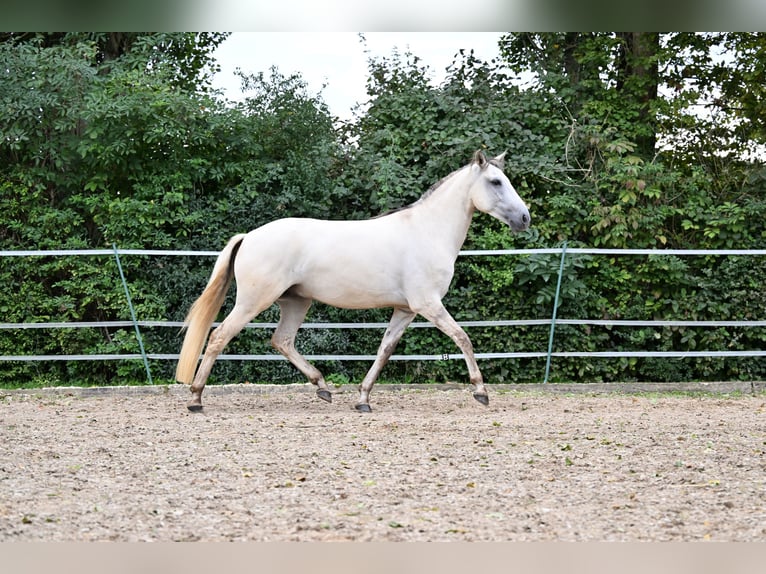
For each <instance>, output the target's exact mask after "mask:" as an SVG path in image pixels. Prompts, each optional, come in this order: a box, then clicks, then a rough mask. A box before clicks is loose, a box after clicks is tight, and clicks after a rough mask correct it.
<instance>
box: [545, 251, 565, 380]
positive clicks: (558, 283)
mask: <svg viewBox="0 0 766 574" xmlns="http://www.w3.org/2000/svg"><path fill="white" fill-rule="evenodd" d="M566 256H567V242H566V241H564V244H563V245H562V246H561V263H559V277H558V281H556V295H555V296H554V298H553V315H552V316H551V331H550V334H549V335H548V357H547V359H546V360H545V378H544V379H543V384H547V383H548V375H550V372H551V353H553V334H554V333H555V332H556V310H557V309H558V308H559V293H560V292H561V276H562V275H563V274H564V260H565V259H566Z"/></svg>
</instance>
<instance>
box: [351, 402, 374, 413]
mask: <svg viewBox="0 0 766 574" xmlns="http://www.w3.org/2000/svg"><path fill="white" fill-rule="evenodd" d="M354 408H355V409H356V410H358V411H359V412H360V413H371V412H372V409H371V408H370V405H368V404H367V403H360V404H358V405H356V406H355V407H354Z"/></svg>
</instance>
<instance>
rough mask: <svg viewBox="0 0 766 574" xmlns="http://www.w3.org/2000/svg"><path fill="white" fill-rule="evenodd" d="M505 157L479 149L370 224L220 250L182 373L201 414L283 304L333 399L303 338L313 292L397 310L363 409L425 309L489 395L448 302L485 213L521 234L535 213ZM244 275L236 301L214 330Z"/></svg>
mask: <svg viewBox="0 0 766 574" xmlns="http://www.w3.org/2000/svg"><path fill="white" fill-rule="evenodd" d="M504 156H505V154H502V155H500V156H498V157H496V158H494V159H490V160H488V159H487V158H486V157H485V156H484V154H483V153H482V152H481V151H477V152H476V153H475V154H474V157H473V159H472V161H471V163H469V164H468V165H467V166H465V167H463V168H462V169H459V170H457V171H455V172H453V173H452V174H450V175H449V176H447V177H446V178H444V179H443V180H441V181H440V182H438V183H437V184H435V185H434V186H433V187H432V188H431V189H430V190H429V191H428V192H427V193H425V194H424V195H423V196H422V197H421V198H420V199H419V200H418V201H416V202H415V203H413V204H411V205H409V206H407V207H405V208H403V209H400V210H397V211H394V212H391V213H388V214H385V215H382V216H379V217H376V218H373V219H367V220H363V221H323V220H317V219H301V218H287V219H279V220H277V221H273V222H271V223H268V224H266V225H263V226H262V227H259V228H257V229H255V230H253V231H251V232H250V233H247V234H240V235H236V236H234V237H232V238H231V240H230V241H229V243H228V244H227V245H226V247H225V248H224V250H223V251H222V252H221V254H220V255H219V256H218V259H217V261H216V263H215V267H214V268H213V273H212V275H211V277H210V280H209V281H208V284H207V287H205V290H204V291H203V292H202V295H200V297H199V299H197V301H196V302H195V303H194V304H193V305H192V307H191V310H190V311H189V314H188V316H187V317H186V321H185V327H188V330H187V332H186V337H185V339H184V343H183V347H182V348H181V354H180V358H179V360H178V366H177V369H176V379H177V380H178V381H180V382H182V383H186V384H189V383H191V392H192V400H191V401H190V402H189V404H188V408H189V410H191V411H199V410H201V409H202V391H203V390H204V388H205V382H206V381H207V378H208V376H209V375H210V371H211V369H212V367H213V363H214V362H215V360H216V358H217V357H218V355H219V354H220V353H221V351H222V350H223V348H224V346H225V345H226V344H227V343H228V342H229V341H231V339H232V338H233V337H234V336H235V335H236V334H237V333H239V332H240V331H241V330H242V329H243V328H244V327H245V325H247V323H249V322H250V321H251V320H252V319H253V318H254V317H255V316H256V315H258V314H259V313H261V312H262V311H264V310H265V309H267V308H268V307H269V306H271V305H272V304H273V303H274V302H275V301H276V303H277V304H278V305H279V308H280V313H281V314H280V320H279V324H278V325H277V328H276V330H275V332H274V335H273V337H272V338H271V343H272V345H273V346H274V348H275V349H277V350H278V351H279V352H280V353H282V354H283V355H284V356H285V357H287V359H288V360H289V361H290V362H291V363H292V364H293V365H295V366H296V367H297V368H298V369H299V370H300V371H301V372H302V373H303V374H304V375H306V376H307V377H308V379H309V381H311V382H312V383H313V384H314V385H316V386H317V387H318V388H317V395H318V396H319V397H320V398H321V399H323V400H325V401H328V402H331V401H332V394H331V393H330V390H329V388H328V387H327V383H326V382H325V380H324V377H323V376H322V373H320V372H319V371H318V370H317V369H316V368H315V367H314V366H313V365H311V364H310V363H309V362H308V361H306V359H305V358H304V357H302V356H301V355H300V354H299V353H298V351H296V349H295V335H296V333H297V332H298V329H299V328H300V326H301V323H303V319H304V318H305V316H306V313H307V312H308V309H309V307H310V306H311V303H312V301H313V300H317V301H321V302H323V303H327V304H329V305H334V306H336V307H343V308H347V309H370V308H378V307H393V309H394V312H393V316H392V317H391V322H390V323H389V325H388V328H387V329H386V332H385V334H384V335H383V341H382V342H381V344H380V348H379V349H378V353H377V357H376V359H375V361H374V363H373V364H372V367H371V368H370V370H369V371H368V372H367V375H366V376H365V377H364V380H363V381H362V384H361V386H360V394H359V402H358V403H357V404H356V409H357V410H359V411H361V412H370V410H371V409H370V404H369V397H370V391H371V390H372V386H373V384H374V383H375V380H376V379H377V378H378V375H379V374H380V371H381V369H383V366H384V365H385V364H386V362H387V361H388V358H389V357H390V356H391V353H392V352H393V351H394V348H395V347H396V344H397V343H398V342H399V339H400V338H401V336H402V334H403V332H404V330H405V329H406V328H407V326H408V325H409V324H410V322H411V321H412V320H413V319H414V318H415V315H418V314H419V315H422V316H423V317H425V318H426V319H428V320H429V321H431V322H432V323H433V324H434V325H436V327H438V328H439V329H440V330H441V331H443V332H444V333H446V334H447V335H449V337H451V338H452V340H453V341H454V342H455V344H457V346H458V347H460V350H461V351H462V352H463V355H464V356H465V362H466V364H467V365H468V373H469V377H470V381H471V383H472V384H473V385H474V393H473V396H474V398H475V399H476V400H477V401H479V402H480V403H482V404H484V405H488V404H489V398H488V397H487V390H486V388H485V386H484V381H483V379H482V375H481V372H480V371H479V367H478V365H477V364H476V359H475V357H474V353H473V346H472V345H471V341H470V340H469V339H468V335H466V333H465V332H464V331H463V329H462V328H460V326H459V325H458V324H457V323H456V322H455V320H454V319H453V318H452V316H451V315H450V314H449V313H448V312H447V310H446V309H445V308H444V305H442V297H444V295H445V294H446V293H447V289H448V288H449V285H450V282H451V280H452V275H453V273H454V268H455V260H456V259H457V256H458V252H459V250H460V247H461V246H462V245H463V242H464V241H465V237H466V234H467V232H468V226H469V225H470V223H471V218H472V215H473V213H474V210H479V211H482V212H484V213H488V214H490V215H492V216H494V217H496V218H497V219H499V220H500V221H503V222H505V223H507V224H508V225H509V226H510V227H511V229H512V230H514V231H523V230H525V229H527V228H528V227H529V223H530V218H529V210H528V209H527V206H526V205H525V204H524V202H523V201H522V200H521V198H520V197H519V195H518V194H517V193H516V190H515V189H514V188H513V186H512V185H511V183H510V181H508V178H507V177H506V176H505V175H504V174H503V171H502V169H503V157H504ZM232 277H236V282H237V296H236V304H235V306H234V309H232V311H231V312H230V313H229V315H228V316H227V317H226V318H225V319H224V321H223V322H222V323H221V325H220V326H219V327H218V328H216V329H215V330H214V331H213V332H212V333H211V334H210V340H209V342H208V344H207V349H206V350H205V354H204V357H203V358H202V362H201V364H200V366H199V368H198V369H196V376H195V368H196V367H197V361H198V359H199V356H200V353H201V351H202V347H203V346H204V342H205V338H206V337H207V334H208V331H209V329H210V326H211V324H212V323H213V321H214V319H215V317H216V315H217V314H218V311H219V310H220V308H221V306H222V305H223V301H224V298H225V296H226V292H227V291H228V288H229V284H230V283H231V279H232Z"/></svg>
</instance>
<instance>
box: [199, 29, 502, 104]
mask: <svg viewBox="0 0 766 574" xmlns="http://www.w3.org/2000/svg"><path fill="white" fill-rule="evenodd" d="M364 36H365V38H366V46H365V44H364V43H362V41H361V40H360V38H359V36H358V34H356V33H353V32H235V33H233V34H232V35H231V36H230V37H229V38H228V39H227V40H225V41H224V42H223V43H222V44H221V46H220V47H219V48H218V50H217V52H216V54H215V55H216V59H217V61H218V63H219V64H220V65H221V72H219V73H218V74H216V77H215V79H214V82H213V85H214V87H216V88H220V89H223V90H224V92H225V95H226V97H227V98H228V99H240V98H241V97H242V94H241V91H240V83H239V79H238V78H237V77H236V76H235V75H234V70H235V69H236V68H241V69H242V71H243V72H245V73H247V74H251V73H258V72H268V71H269V69H270V68H271V67H272V66H276V67H277V68H278V69H279V71H280V72H281V73H282V74H283V75H286V76H287V75H290V74H292V73H295V72H299V73H300V74H301V76H302V77H303V79H304V80H305V81H306V82H307V84H308V88H309V90H310V91H311V92H312V93H314V94H316V93H319V91H320V90H321V91H322V97H323V99H324V101H325V102H326V103H327V105H328V106H329V108H330V112H331V113H333V114H334V115H337V116H339V117H340V118H341V119H349V118H350V117H351V108H352V107H353V106H354V105H355V104H356V103H360V102H364V101H366V91H365V81H366V78H367V59H368V57H369V56H375V57H380V56H390V55H391V54H392V52H393V50H394V48H397V49H398V50H399V52H400V53H404V52H406V51H410V52H412V54H414V55H415V56H417V57H419V58H420V59H421V63H422V64H423V65H427V66H428V67H429V68H430V70H431V79H432V81H433V82H434V83H435V84H438V83H440V82H441V81H442V80H443V79H444V75H445V70H446V68H447V66H449V65H450V64H451V63H452V61H453V59H454V55H455V54H456V53H457V52H458V51H459V50H460V49H465V50H470V49H473V50H474V54H475V55H476V57H478V58H479V59H481V60H485V61H489V60H492V59H493V58H496V57H497V56H498V48H497V42H498V40H499V38H500V36H501V34H500V33H498V32H370V33H365V35H364ZM365 50H369V54H367V53H365ZM323 85H325V88H324V89H322V86H323Z"/></svg>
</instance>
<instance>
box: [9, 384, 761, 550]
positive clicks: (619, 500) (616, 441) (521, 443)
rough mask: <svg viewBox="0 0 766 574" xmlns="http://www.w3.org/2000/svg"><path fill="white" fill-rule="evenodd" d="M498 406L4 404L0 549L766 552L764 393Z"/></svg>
mask: <svg viewBox="0 0 766 574" xmlns="http://www.w3.org/2000/svg"><path fill="white" fill-rule="evenodd" d="M489 390H490V405H489V407H482V406H481V405H480V404H478V403H477V402H476V401H474V400H473V398H472V397H471V393H470V391H469V389H468V388H460V389H453V390H423V389H418V390H410V389H402V388H394V389H386V388H385V387H384V386H381V385H379V386H378V387H376V388H375V390H374V391H373V395H372V398H371V405H372V408H373V412H372V413H371V414H361V413H357V412H355V411H354V410H353V404H354V400H355V398H356V397H355V392H354V391H353V390H352V389H350V388H349V389H342V390H339V392H338V393H337V394H336V395H335V397H334V402H333V403H332V404H327V403H324V402H323V401H321V400H319V399H317V398H316V397H315V396H314V394H313V392H310V389H308V388H306V387H304V386H303V385H298V386H289V387H286V388H280V387H275V386H274V387H272V386H269V387H265V388H262V389H257V390H249V391H245V390H242V391H241V392H240V391H235V392H223V391H217V390H216V388H214V387H209V388H208V389H207V390H206V393H205V395H204V396H203V401H204V402H205V409H204V411H203V412H202V413H196V414H193V413H190V412H188V411H187V409H186V408H185V404H186V400H187V398H188V390H187V389H186V388H185V387H181V386H180V385H179V386H171V387H164V388H163V389H154V390H153V391H152V392H144V391H141V390H140V389H139V390H135V392H132V391H131V392H127V391H126V392H115V393H93V394H89V393H87V392H74V391H70V392H67V391H66V390H58V391H54V392H38V393H36V392H34V391H28V392H25V393H20V392H11V391H0V541H33V540H65V541H89V540H118V541H139V540H157V541H174V540H255V541H297V540H301V541H302V540H307V541H308V540H311V541H334V540H337V541H344V540H354V541H398V540H418V541H452V540H455V541H458V540H459V541H478V540H482V541H511V540H512V541H532V540H534V541H539V540H626V541H634V540H656V541H664V540H668V541H670V540H674V541H689V540H719V541H720V540H724V541H756V540H758V541H763V540H766V394H764V392H763V391H762V390H761V391H759V392H757V393H755V394H747V393H745V394H740V393H737V394H735V395H731V396H729V395H721V394H715V395H708V394H706V395H688V396H687V395H678V394H673V395H665V394H640V395H629V394H611V393H610V394H566V393H561V392H553V393H552V392H537V391H515V390H507V389H506V390H503V389H496V388H493V387H491V386H490V388H489ZM307 391H308V392H307Z"/></svg>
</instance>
